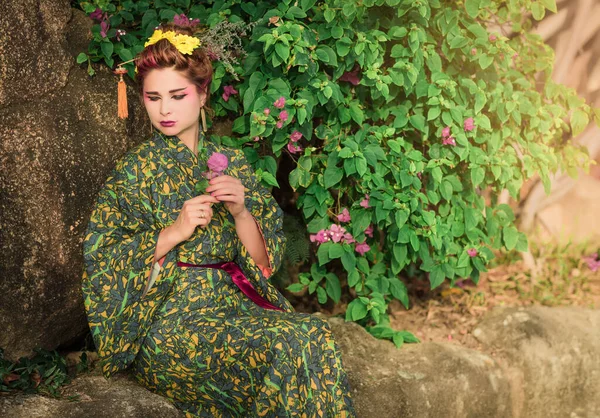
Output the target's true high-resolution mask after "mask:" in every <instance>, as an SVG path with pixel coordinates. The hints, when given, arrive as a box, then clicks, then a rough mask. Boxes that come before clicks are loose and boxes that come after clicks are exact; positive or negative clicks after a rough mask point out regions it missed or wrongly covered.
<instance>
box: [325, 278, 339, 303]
mask: <svg viewBox="0 0 600 418" xmlns="http://www.w3.org/2000/svg"><path fill="white" fill-rule="evenodd" d="M325 278H326V280H327V281H326V283H325V288H326V289H327V294H328V295H329V297H330V298H331V299H332V300H333V301H334V302H335V303H338V302H339V301H340V298H341V296H342V287H341V285H340V280H339V279H338V278H337V276H336V275H335V274H328V275H327V276H325Z"/></svg>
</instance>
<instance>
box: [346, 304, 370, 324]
mask: <svg viewBox="0 0 600 418" xmlns="http://www.w3.org/2000/svg"><path fill="white" fill-rule="evenodd" d="M348 311H350V318H351V320H352V321H358V320H360V319H363V318H364V317H365V316H367V312H368V311H367V307H366V306H365V305H364V304H363V302H362V301H361V300H360V299H354V300H353V301H352V302H350V304H349V305H348V308H347V311H346V312H348ZM346 320H347V319H346Z"/></svg>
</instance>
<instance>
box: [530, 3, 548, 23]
mask: <svg viewBox="0 0 600 418" xmlns="http://www.w3.org/2000/svg"><path fill="white" fill-rule="evenodd" d="M531 15H532V16H533V18H534V19H535V20H542V19H543V18H544V16H545V15H546V8H545V7H544V5H542V4H540V3H532V4H531Z"/></svg>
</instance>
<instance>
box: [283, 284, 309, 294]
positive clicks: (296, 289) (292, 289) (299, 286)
mask: <svg viewBox="0 0 600 418" xmlns="http://www.w3.org/2000/svg"><path fill="white" fill-rule="evenodd" d="M286 289H287V290H289V291H290V292H294V293H297V292H302V291H303V290H304V289H306V285H303V284H302V283H292V284H291V285H289V286H288V287H286Z"/></svg>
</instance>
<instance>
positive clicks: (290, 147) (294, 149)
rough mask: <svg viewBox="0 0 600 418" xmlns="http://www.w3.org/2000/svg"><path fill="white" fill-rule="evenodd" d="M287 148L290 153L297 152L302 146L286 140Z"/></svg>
mask: <svg viewBox="0 0 600 418" xmlns="http://www.w3.org/2000/svg"><path fill="white" fill-rule="evenodd" d="M287 149H288V151H289V152H291V153H292V154H296V153H297V152H301V151H302V147H301V146H300V145H298V144H296V143H295V142H288V144H287Z"/></svg>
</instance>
